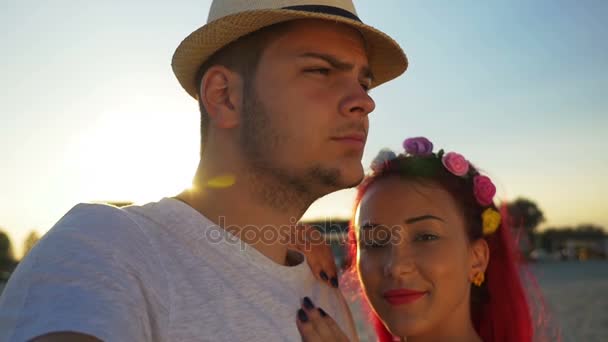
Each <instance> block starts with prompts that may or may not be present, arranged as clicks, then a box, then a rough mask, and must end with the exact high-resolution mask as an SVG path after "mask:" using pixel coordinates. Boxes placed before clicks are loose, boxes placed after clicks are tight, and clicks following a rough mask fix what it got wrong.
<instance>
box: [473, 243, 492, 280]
mask: <svg viewBox="0 0 608 342" xmlns="http://www.w3.org/2000/svg"><path fill="white" fill-rule="evenodd" d="M489 262H490V247H489V246H488V242H487V241H486V239H484V238H481V239H477V241H475V242H473V243H472V244H471V267H470V271H469V279H471V280H472V279H473V278H474V277H475V275H477V274H478V273H480V272H481V273H484V272H485V271H486V268H487V267H488V263H489Z"/></svg>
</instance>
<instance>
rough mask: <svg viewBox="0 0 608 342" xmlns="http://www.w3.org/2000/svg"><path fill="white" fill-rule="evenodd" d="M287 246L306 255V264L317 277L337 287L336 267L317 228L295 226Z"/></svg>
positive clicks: (327, 244) (331, 254)
mask: <svg viewBox="0 0 608 342" xmlns="http://www.w3.org/2000/svg"><path fill="white" fill-rule="evenodd" d="M288 247H289V248H292V249H295V250H297V251H299V252H300V253H302V254H304V256H306V261H307V262H308V266H309V267H310V269H311V270H312V273H313V274H314V275H315V277H317V279H319V280H321V281H323V282H325V283H327V284H328V285H330V286H333V287H335V288H338V269H337V267H336V262H335V260H334V255H333V253H332V252H331V248H330V246H329V241H327V240H326V239H325V237H324V235H323V233H321V232H320V231H319V230H317V229H315V228H314V227H311V226H307V225H300V226H298V227H296V230H295V233H294V235H293V236H292V238H291V239H290V243H289V246H288Z"/></svg>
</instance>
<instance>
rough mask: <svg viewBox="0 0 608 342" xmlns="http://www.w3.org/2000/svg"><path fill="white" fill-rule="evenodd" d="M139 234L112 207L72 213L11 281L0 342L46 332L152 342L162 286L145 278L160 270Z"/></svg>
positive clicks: (1, 308) (0, 315)
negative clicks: (76, 333)
mask: <svg viewBox="0 0 608 342" xmlns="http://www.w3.org/2000/svg"><path fill="white" fill-rule="evenodd" d="M141 233H142V232H141V230H139V228H138V227H137V225H136V223H135V222H133V221H132V220H131V219H130V218H129V217H128V216H127V215H126V214H125V213H124V212H122V211H120V210H119V209H117V208H112V207H109V206H100V205H83V206H81V207H80V208H79V207H78V206H77V207H75V208H74V209H72V211H70V212H69V213H68V214H66V216H64V217H63V218H62V219H61V220H60V221H59V222H58V223H57V224H56V225H55V227H53V228H52V229H51V230H50V231H49V233H47V234H46V236H45V237H44V238H43V239H42V240H40V241H39V242H38V244H37V245H36V246H35V247H34V248H33V249H32V250H31V251H30V253H29V254H28V256H27V257H26V258H25V259H24V260H23V261H22V262H21V263H20V265H19V266H18V267H17V269H16V270H15V272H14V273H13V275H12V277H11V278H10V280H9V282H8V284H7V286H6V288H5V289H4V293H3V294H2V297H0V341H27V340H30V339H32V338H35V337H37V336H40V335H44V334H47V333H51V332H78V333H83V334H87V335H92V336H95V337H97V338H98V339H101V340H103V341H150V340H154V339H157V338H158V336H153V335H156V334H158V332H159V331H160V326H162V325H163V324H164V322H163V318H162V317H163V315H162V313H163V312H165V311H166V306H165V304H164V303H163V289H162V282H160V281H158V280H157V279H156V280H155V279H152V278H151V277H150V276H149V274H150V273H151V272H155V271H157V272H162V271H161V270H160V268H161V267H160V266H159V265H156V264H155V263H154V258H151V257H150V253H149V251H146V248H149V246H147V245H146V243H147V241H146V239H145V237H144V236H142V234H141ZM157 278H159V279H164V278H162V277H157ZM165 316H166V315H165Z"/></svg>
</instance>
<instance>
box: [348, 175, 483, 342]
mask: <svg viewBox="0 0 608 342" xmlns="http://www.w3.org/2000/svg"><path fill="white" fill-rule="evenodd" d="M356 227H357V239H358V251H357V271H358V273H359V277H360V280H361V283H362V285H363V289H364V291H365V294H366V296H367V298H368V300H369V302H370V304H371V305H372V307H373V310H374V311H375V312H376V313H377V315H378V316H379V317H380V319H381V320H382V321H383V322H384V324H385V325H386V327H387V328H388V329H389V331H390V332H391V333H393V334H394V335H397V336H416V335H420V336H421V335H433V333H434V332H435V331H437V329H439V330H443V331H447V330H450V329H451V328H450V327H451V326H454V327H457V326H461V327H465V326H468V324H469V323H470V311H469V298H470V297H469V296H470V286H471V285H470V284H471V279H473V276H474V275H475V274H476V273H477V272H478V271H480V270H481V271H483V270H485V266H486V265H487V256H488V255H487V244H485V240H483V239H481V240H479V241H477V242H475V243H470V242H469V239H468V237H467V227H466V223H465V221H464V218H463V214H462V211H461V209H460V208H459V206H458V204H457V203H456V202H455V200H454V198H453V197H452V196H451V195H450V194H449V193H448V192H447V191H445V190H444V189H443V188H441V187H440V186H439V185H437V184H435V183H433V182H429V183H419V182H412V181H407V180H403V179H400V178H398V177H396V176H393V177H388V178H385V179H381V180H378V181H376V182H375V183H374V184H372V185H371V186H370V188H369V189H368V190H367V192H366V193H365V195H364V196H363V198H362V200H361V203H360V205H359V208H358V212H357V217H356ZM484 251H485V256H484Z"/></svg>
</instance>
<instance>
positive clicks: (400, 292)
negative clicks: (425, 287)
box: [382, 289, 427, 305]
mask: <svg viewBox="0 0 608 342" xmlns="http://www.w3.org/2000/svg"><path fill="white" fill-rule="evenodd" d="M426 294H427V292H425V291H417V290H410V289H395V290H389V291H386V292H384V294H383V295H382V296H383V297H384V299H385V300H386V301H387V302H388V303H389V304H391V305H404V304H409V303H413V302H415V301H417V300H418V299H420V298H422V297H423V296H424V295H426Z"/></svg>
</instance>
